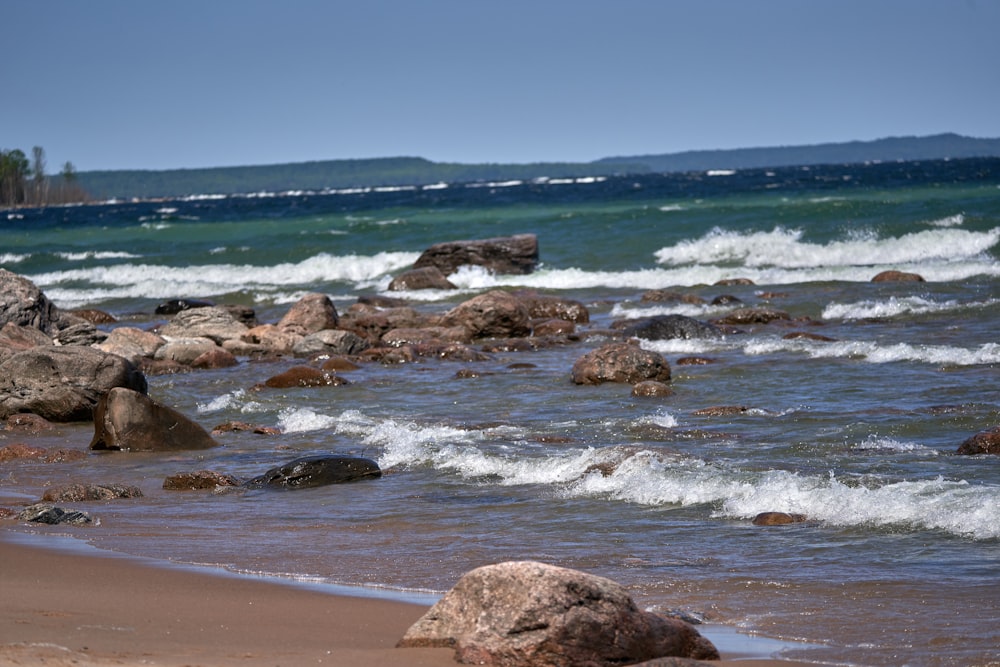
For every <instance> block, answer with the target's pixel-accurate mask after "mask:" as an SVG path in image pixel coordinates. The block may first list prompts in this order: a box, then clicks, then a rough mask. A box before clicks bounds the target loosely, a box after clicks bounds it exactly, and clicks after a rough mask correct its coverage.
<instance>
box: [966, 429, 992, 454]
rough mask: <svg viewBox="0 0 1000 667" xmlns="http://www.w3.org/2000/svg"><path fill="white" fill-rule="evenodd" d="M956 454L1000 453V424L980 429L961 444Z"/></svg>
mask: <svg viewBox="0 0 1000 667" xmlns="http://www.w3.org/2000/svg"><path fill="white" fill-rule="evenodd" d="M955 453H956V454H1000V426H995V427H993V428H991V429H988V430H986V431H980V432H979V433H977V434H975V435H974V436H972V437H971V438H969V439H968V440H966V441H965V442H963V443H962V444H961V445H959V446H958V449H957V450H956V451H955Z"/></svg>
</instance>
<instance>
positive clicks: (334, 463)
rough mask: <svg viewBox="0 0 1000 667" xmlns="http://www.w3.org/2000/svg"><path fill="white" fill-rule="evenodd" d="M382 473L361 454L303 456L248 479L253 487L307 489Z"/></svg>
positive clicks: (373, 462)
mask: <svg viewBox="0 0 1000 667" xmlns="http://www.w3.org/2000/svg"><path fill="white" fill-rule="evenodd" d="M381 476H382V469H381V468H379V466H378V463H376V462H375V461H372V460H371V459H366V458H363V457H360V456H326V455H318V456H304V457H302V458H299V459H295V460H294V461H290V462H288V463H286V464H284V465H281V466H278V467H276V468H271V469H270V470H268V471H267V472H265V473H264V474H263V475H259V476H257V477H254V478H253V479H251V480H249V481H248V482H246V484H245V485H246V486H248V487H251V488H273V489H308V488H312V487H316V486H326V485H327V484H343V483H344V482H354V481H357V480H360V479H374V478H376V477H381Z"/></svg>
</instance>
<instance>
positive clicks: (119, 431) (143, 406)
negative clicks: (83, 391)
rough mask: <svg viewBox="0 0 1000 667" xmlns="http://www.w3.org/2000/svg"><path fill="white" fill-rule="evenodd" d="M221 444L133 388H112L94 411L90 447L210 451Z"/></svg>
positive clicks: (191, 423) (145, 450)
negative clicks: (92, 434)
mask: <svg viewBox="0 0 1000 667" xmlns="http://www.w3.org/2000/svg"><path fill="white" fill-rule="evenodd" d="M217 444H218V443H217V442H215V440H213V439H212V436H210V435H209V434H208V432H207V431H205V429H203V428H202V427H201V426H199V425H198V424H196V423H194V422H193V421H191V420H190V419H188V418H187V417H185V416H184V415H182V414H181V413H180V412H178V411H177V410H174V409H173V408H169V407H167V406H165V405H160V404H159V403H157V402H156V401H154V400H153V399H151V398H150V397H149V396H146V395H145V394H140V393H139V392H136V391H132V390H130V389H124V388H116V389H112V390H111V391H109V392H108V393H107V395H106V396H105V397H104V398H102V399H101V401H100V403H98V405H97V409H96V410H95V411H94V437H93V439H92V440H91V441H90V448H91V449H94V450H106V449H110V450H118V451H132V452H165V451H179V450H188V449H208V448H210V447H215V446H216V445H217Z"/></svg>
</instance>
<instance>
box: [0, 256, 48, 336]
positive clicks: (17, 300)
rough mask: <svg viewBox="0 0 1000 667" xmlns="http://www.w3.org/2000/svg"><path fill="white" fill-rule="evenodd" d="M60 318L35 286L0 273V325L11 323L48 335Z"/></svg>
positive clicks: (2, 272)
mask: <svg viewBox="0 0 1000 667" xmlns="http://www.w3.org/2000/svg"><path fill="white" fill-rule="evenodd" d="M62 319H63V314H62V313H61V312H60V311H59V309H58V308H57V307H56V305H55V304H53V303H52V302H51V301H49V299H48V297H46V296H45V294H43V293H42V290H40V289H39V288H38V286H37V285H35V283H33V282H31V281H30V280H28V279H27V278H25V277H24V276H19V275H17V274H16V273H13V272H11V271H8V270H7V269H0V324H6V323H7V322H12V323H14V324H19V325H21V326H25V327H30V328H32V329H38V330H39V331H42V332H44V333H47V334H49V335H52V334H54V333H55V332H56V331H57V330H58V328H59V324H60V321H61V320H62Z"/></svg>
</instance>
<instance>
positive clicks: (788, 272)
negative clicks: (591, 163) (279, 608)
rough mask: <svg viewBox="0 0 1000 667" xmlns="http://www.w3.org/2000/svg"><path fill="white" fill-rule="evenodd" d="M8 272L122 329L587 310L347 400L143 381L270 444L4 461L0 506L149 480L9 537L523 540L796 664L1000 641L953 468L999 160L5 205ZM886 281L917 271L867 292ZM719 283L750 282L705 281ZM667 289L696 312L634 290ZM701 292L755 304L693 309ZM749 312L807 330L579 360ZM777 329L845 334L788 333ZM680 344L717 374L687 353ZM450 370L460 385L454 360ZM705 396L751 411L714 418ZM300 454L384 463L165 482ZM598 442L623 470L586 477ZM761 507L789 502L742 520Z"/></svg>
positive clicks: (125, 541)
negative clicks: (401, 302) (577, 378)
mask: <svg viewBox="0 0 1000 667" xmlns="http://www.w3.org/2000/svg"><path fill="white" fill-rule="evenodd" d="M5 217H6V219H4V218H5ZM527 232H530V233H535V234H537V235H538V238H539V246H540V254H541V266H540V267H539V270H537V271H536V272H535V273H533V274H530V275H527V276H503V275H492V274H489V273H487V272H484V271H482V270H477V269H469V268H463V269H460V270H459V271H458V272H457V273H456V274H454V275H452V276H451V277H450V279H451V280H452V282H454V283H455V284H457V285H458V286H459V288H460V289H459V290H456V291H448V292H439V291H430V292H412V293H398V292H392V293H387V292H386V289H387V286H388V283H389V281H390V279H391V278H392V276H393V275H396V274H398V273H399V272H401V271H402V270H405V269H406V268H408V267H409V266H410V265H411V264H412V263H413V261H415V259H416V258H417V256H418V255H419V253H420V252H421V250H423V249H424V248H426V247H427V246H428V245H430V244H432V243H436V242H440V241H449V240H457V239H473V238H487V237H493V236H503V235H509V234H516V233H527ZM0 266H3V267H4V268H6V269H9V270H11V271H14V272H17V273H20V274H23V275H26V276H28V277H29V278H31V279H32V280H33V281H35V282H36V283H37V284H38V285H39V286H40V287H41V288H42V289H43V290H44V291H45V293H46V295H47V296H49V298H51V299H52V300H53V301H55V302H56V303H57V304H58V305H60V306H62V307H65V308H79V307H88V308H100V309H103V310H106V311H108V312H110V313H112V314H114V315H115V316H117V317H118V318H119V320H120V325H126V326H140V327H147V326H152V325H154V324H156V323H158V322H160V321H162V320H161V319H158V318H157V317H156V316H154V315H153V314H152V313H153V310H154V308H155V306H156V305H157V304H158V303H159V302H161V301H163V300H166V299H170V298H176V297H194V298H204V299H210V300H213V301H216V302H218V303H241V304H245V305H252V306H253V307H254V308H255V309H256V311H257V314H258V317H259V318H260V319H261V320H262V321H276V320H277V319H278V318H280V316H281V315H282V314H283V313H284V312H285V310H287V308H288V307H289V305H290V304H291V303H293V302H294V301H296V300H297V299H298V298H300V297H301V296H302V295H303V294H305V293H308V292H313V291H320V292H324V293H326V294H328V295H330V296H331V298H332V299H333V300H334V303H335V304H336V306H337V308H338V311H340V312H341V313H342V314H343V313H347V312H349V309H350V307H351V305H352V304H354V303H355V301H356V300H357V298H358V297H359V296H360V295H370V294H379V293H383V294H387V295H390V296H393V297H402V298H405V299H407V300H409V301H410V303H411V304H412V305H414V306H415V307H416V308H418V309H420V310H422V311H426V312H443V311H444V310H447V309H448V308H450V307H452V306H453V305H455V304H457V303H459V302H461V301H462V300H464V299H467V298H469V297H471V296H473V295H475V294H478V293H481V292H483V291H486V290H489V289H495V288H500V289H521V288H527V289H534V290H537V291H539V292H542V293H546V294H556V295H562V296H566V297H568V298H573V299H577V300H580V301H581V302H583V303H584V304H586V305H587V307H588V309H589V311H590V316H591V322H590V323H589V324H587V325H581V326H580V327H579V328H578V333H579V334H580V340H579V341H578V342H576V343H573V344H570V345H561V346H556V347H552V348H546V349H541V350H538V351H532V352H490V353H489V354H488V357H489V358H488V360H487V361H482V362H474V363H472V362H456V361H442V360H434V359H428V358H420V359H418V360H417V361H416V362H414V363H411V364H402V365H389V366H385V365H381V364H376V363H366V364H363V365H362V367H361V369H360V370H357V371H352V372H350V373H345V374H344V375H345V377H347V378H348V380H349V381H350V384H348V385H344V386H340V387H328V388H323V389H301V390H273V391H264V392H254V391H250V388H251V387H252V386H253V385H254V384H256V383H257V382H260V381H262V380H263V379H265V378H267V377H269V376H270V375H273V374H275V373H277V372H278V371H279V370H281V369H282V368H284V367H285V366H287V365H290V364H292V363H301V360H297V361H296V360H287V362H275V363H258V362H251V361H249V360H242V361H241V363H240V365H239V366H237V367H235V368H232V369H224V370H217V371H198V372H193V373H188V374H181V375H169V376H151V377H150V378H149V382H150V393H151V395H153V397H154V398H156V399H157V400H159V401H161V402H164V403H166V404H168V405H172V406H173V407H175V408H177V409H179V410H181V411H182V412H184V413H185V414H187V415H189V416H191V417H192V418H194V419H196V420H197V421H199V423H201V424H203V425H204V426H206V427H207V428H211V427H212V426H214V425H216V424H219V423H222V422H225V421H228V420H240V421H248V422H252V423H257V424H263V425H268V426H275V427H278V428H280V429H281V431H282V434H281V435H280V436H277V437H265V436H257V435H251V434H247V433H233V434H225V435H222V436H219V437H218V440H219V441H220V443H221V444H222V446H221V447H219V448H216V449H214V450H210V451H208V452H196V453H191V454H174V455H170V456H163V455H152V454H115V455H106V456H92V457H90V458H88V459H87V460H86V461H85V462H84V463H81V464H65V465H62V466H54V465H42V464H29V463H19V464H16V466H17V467H16V468H14V467H11V468H10V470H11V472H9V473H8V472H7V471H6V470H5V472H4V476H3V479H2V480H0V505H10V504H17V503H21V502H26V501H28V500H30V499H37V498H38V497H40V496H41V493H42V492H43V490H44V487H45V486H47V485H52V484H57V483H60V482H65V481H69V480H72V481H79V480H81V479H87V480H92V481H99V482H100V481H103V482H108V481H121V482H128V483H132V484H139V485H140V486H141V487H142V488H143V491H144V492H145V494H146V495H145V497H144V498H143V499H141V500H139V501H119V502H116V503H108V504H93V506H92V507H90V508H86V507H84V509H89V510H90V511H92V512H93V513H94V514H95V515H98V516H99V517H100V519H101V522H100V525H99V526H96V527H89V528H80V529H66V528H59V529H45V528H37V527H26V526H23V527H20V528H19V530H30V531H34V532H41V533H45V532H58V533H60V534H65V533H66V532H67V530H70V531H71V532H72V534H73V535H75V536H76V537H78V538H80V539H84V540H86V541H88V542H90V543H92V544H94V545H96V546H100V547H102V548H107V549H112V550H115V551H118V552H122V553H126V554H132V555H136V556H148V557H154V558H161V559H167V560H172V561H176V562H181V563H205V564H211V565H221V566H223V567H226V568H229V569H231V570H234V571H238V572H250V573H258V574H259V573H265V574H273V575H279V576H285V577H289V578H294V579H301V580H309V581H322V582H329V583H337V584H350V585H364V586H369V587H377V588H384V589H388V590H395V591H411V592H413V591H416V592H425V591H428V592H435V591H443V590H446V589H447V588H449V587H450V586H451V585H452V584H453V583H454V581H455V580H456V579H457V578H458V576H460V575H461V574H462V573H463V572H465V571H467V570H469V569H471V568H473V567H476V566H478V565H482V564H485V563H488V562H495V561H498V560H507V559H515V558H534V559H539V560H545V561H547V562H552V563H556V564H561V565H565V566H569V567H576V568H580V569H584V570H587V571H591V572H595V573H598V574H601V575H604V576H608V577H611V578H613V579H616V580H618V581H621V582H622V583H624V584H625V585H627V586H628V587H629V588H630V589H631V590H632V591H633V594H634V595H635V597H636V599H637V600H638V601H639V602H640V604H643V605H644V606H647V607H653V608H663V609H683V610H686V611H689V612H693V613H695V614H700V615H702V616H704V617H705V618H706V620H708V621H710V622H713V623H718V624H723V625H725V626H728V627H732V628H736V629H739V630H740V631H742V632H749V633H757V634H760V635H762V636H767V637H772V638H775V639H776V640H781V641H782V642H794V641H801V642H808V643H809V647H808V648H802V649H791V648H786V649H783V650H782V655H785V656H788V657H800V658H801V657H805V658H807V659H815V660H824V661H832V662H837V663H841V664H857V665H903V664H907V665H985V664H988V663H990V662H991V661H993V662H996V661H997V660H1000V653H998V650H997V648H996V647H997V646H998V645H1000V631H998V630H997V628H996V618H997V617H998V616H1000V614H998V612H1000V459H997V458H996V457H989V456H979V457H963V456H956V455H954V451H955V449H956V447H957V446H958V444H959V443H961V442H962V441H963V440H964V439H965V438H967V437H969V436H970V435H972V434H973V433H976V432H978V431H981V430H984V429H986V428H990V427H993V426H996V425H997V424H998V423H1000V392H998V388H997V364H998V362H1000V341H998V339H997V334H996V324H995V323H996V322H997V319H998V317H1000V160H955V161H941V162H926V163H892V164H872V165H855V166H824V167H812V168H788V169H771V170H749V171H739V172H734V173H724V174H718V175H709V174H705V173H697V174H679V175H644V176H637V177H608V178H605V179H578V180H576V181H573V182H562V181H553V180H550V181H547V182H531V183H527V182H525V183H521V182H514V183H493V184H471V185H470V184H446V185H445V184H442V185H441V186H436V187H431V188H393V189H385V190H378V189H367V190H359V191H331V192H314V193H293V194H287V193H286V194H283V193H255V194H251V195H246V196H238V197H214V196H201V197H192V198H189V199H186V200H182V201H168V202H162V201H161V202H116V203H107V204H100V205H92V206H80V207H67V208H59V209H46V210H19V211H8V212H5V213H0ZM888 269H894V270H901V271H909V272H915V273H919V274H920V275H922V276H923V277H924V278H925V279H926V282H923V283H872V282H871V278H872V277H873V276H874V275H875V274H877V273H879V272H880V271H883V270H888ZM730 278H749V279H751V280H752V281H753V283H754V284H751V285H738V286H721V285H715V283H716V282H718V281H720V280H725V279H730ZM653 289H670V290H674V291H679V292H685V293H688V294H692V295H697V296H699V297H702V298H703V299H705V302H704V303H699V304H688V303H676V302H649V301H643V300H642V295H643V294H644V293H645V292H646V291H647V290H653ZM720 295H729V296H733V297H736V298H737V299H739V300H740V302H738V303H729V304H721V305H712V303H711V302H712V300H713V299H714V298H715V297H717V296H720ZM740 306H757V307H762V306H767V307H771V308H777V309H780V310H783V311H786V312H787V313H788V314H789V315H790V317H791V318H793V319H792V320H791V321H789V322H785V323H777V324H771V325H759V326H752V327H743V329H744V331H743V333H739V334H729V335H727V336H725V337H724V338H722V339H719V340H712V341H704V340H701V341H694V340H683V341H659V342H654V341H643V342H642V344H643V346H644V347H646V348H648V349H651V350H655V351H658V352H660V353H662V354H663V355H664V356H665V357H666V358H667V359H668V361H670V363H671V364H672V371H673V380H672V383H671V384H672V387H673V390H674V394H673V395H672V396H669V397H665V398H656V399H650V398H635V397H632V396H631V395H630V387H628V386H623V385H601V386H598V387H581V386H576V385H573V384H572V383H571V382H570V380H569V369H570V368H571V366H572V364H573V362H574V361H575V360H576V359H577V358H578V357H579V356H580V355H582V354H583V353H584V352H586V351H587V350H589V349H592V348H594V347H596V346H597V345H599V344H601V343H602V342H604V341H605V340H606V339H607V337H606V336H607V334H606V331H607V329H608V328H609V327H610V326H611V325H612V323H613V322H615V321H618V320H623V319H628V318H637V317H644V316H649V315H657V314H669V313H679V314H683V315H688V316H691V317H696V318H698V319H701V320H710V319H713V318H718V317H721V316H723V315H725V314H726V313H728V312H730V311H732V310H734V309H735V308H737V307H740ZM794 331H808V332H812V333H819V334H822V335H823V336H826V337H827V338H831V339H833V340H832V341H826V342H824V341H816V340H810V339H805V338H795V339H787V338H785V334H787V333H789V332H794ZM688 356H702V357H708V358H711V359H712V360H713V362H714V363H711V364H706V365H698V366H689V365H680V364H678V363H677V361H678V360H679V359H681V358H683V357H688ZM467 368H474V369H476V370H479V371H480V373H479V377H475V378H458V377H457V376H456V373H457V371H459V370H461V369H467ZM720 405H721V406H743V407H745V408H747V409H746V410H744V411H741V412H739V413H736V414H727V415H724V416H711V415H705V414H702V413H699V411H700V410H702V409H703V408H707V407H711V406H720ZM90 435H91V430H90V427H88V426H86V425H73V426H65V427H61V428H60V429H59V430H58V431H57V432H56V433H55V434H51V435H47V436H41V437H42V439H43V440H48V441H51V443H52V444H53V445H55V444H59V445H63V446H73V447H78V448H81V449H85V448H86V446H87V443H88V442H89V438H90ZM318 452H337V453H358V454H364V455H366V456H370V457H373V458H375V459H377V460H378V461H379V463H380V464H381V465H382V467H383V468H384V469H386V471H387V474H386V475H385V476H384V477H383V478H382V479H380V480H378V481H376V482H372V483H364V484H356V485H347V486H338V487H328V488H322V489H315V490H309V491H301V492H296V493H289V494H269V493H265V492H257V491H253V492H246V493H237V494H223V495H217V494H199V493H190V494H179V493H177V492H166V491H163V490H162V488H161V485H162V480H163V477H165V476H166V475H168V474H173V473H176V472H180V471H187V470H196V469H204V468H210V469H214V470H220V471H224V472H230V473H232V474H236V475H241V476H247V477H249V476H252V475H255V474H258V473H260V472H262V471H263V470H264V469H266V468H268V467H271V466H272V465H274V464H276V463H280V462H283V461H286V460H289V459H291V458H294V457H295V456H298V455H302V454H310V453H318ZM597 463H603V464H609V463H613V464H617V467H616V468H615V470H614V472H613V474H610V475H608V476H604V475H602V474H600V473H599V472H595V471H594V470H593V468H592V467H591V466H593V465H594V464H597ZM8 465H11V466H13V465H14V464H5V467H7V466H8ZM82 505H86V503H84V504H82ZM763 511H786V512H796V513H802V514H805V515H807V517H808V521H806V522H805V523H800V524H795V525H790V526H778V527H757V526H753V525H752V524H751V522H750V520H751V519H752V518H753V517H754V516H755V515H756V514H757V513H759V512H763ZM782 645H783V646H784V645H786V644H782ZM814 645H819V648H817V647H816V646H814Z"/></svg>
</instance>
